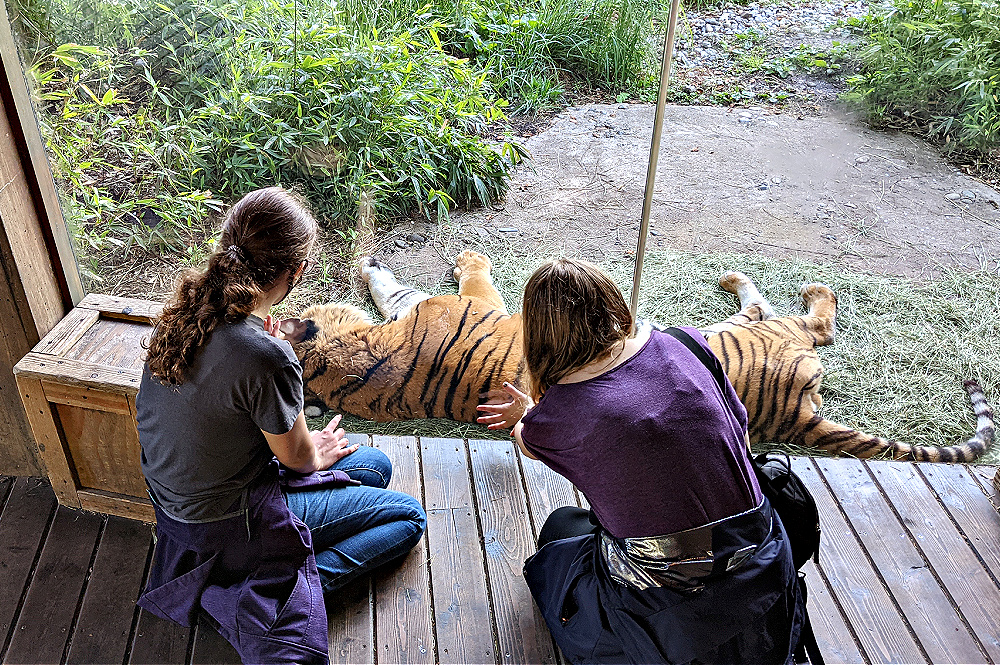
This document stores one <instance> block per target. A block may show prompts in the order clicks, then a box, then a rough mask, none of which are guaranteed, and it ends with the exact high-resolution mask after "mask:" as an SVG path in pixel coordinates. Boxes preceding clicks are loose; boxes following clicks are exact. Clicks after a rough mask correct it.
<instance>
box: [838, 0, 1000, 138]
mask: <svg viewBox="0 0 1000 665" xmlns="http://www.w3.org/2000/svg"><path fill="white" fill-rule="evenodd" d="M998 16H1000V3H998V2H996V0H895V2H894V3H893V4H892V7H891V9H890V10H889V11H888V12H886V13H883V14H872V15H870V16H869V17H868V18H867V19H866V21H865V22H864V23H863V26H862V32H863V34H864V35H865V38H866V40H867V42H868V43H869V46H868V48H867V49H866V50H865V51H864V52H863V53H862V56H861V60H862V67H861V71H860V72H859V73H858V75H857V76H855V77H853V78H852V79H850V82H851V85H852V87H853V96H854V97H855V98H857V99H859V100H860V101H861V102H862V103H863V104H864V106H865V107H866V108H867V110H868V113H869V116H870V117H871V119H872V121H873V122H875V123H876V124H878V125H882V126H897V127H904V128H908V129H917V130H920V131H922V132H923V133H925V134H926V135H928V136H930V137H933V138H936V139H938V140H940V141H941V142H943V143H944V144H945V145H947V146H949V147H950V148H953V149H957V150H962V151H970V152H973V153H980V154H989V153H995V151H996V150H997V149H998V148H1000V22H998V21H997V17H998Z"/></svg>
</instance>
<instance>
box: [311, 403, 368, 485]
mask: <svg viewBox="0 0 1000 665" xmlns="http://www.w3.org/2000/svg"><path fill="white" fill-rule="evenodd" d="M342 417H343V416H341V415H340V414H339V413H338V414H337V415H335V416H334V417H333V419H332V420H331V421H330V424H328V425H327V426H326V427H324V428H323V429H321V430H313V431H310V432H309V436H311V437H312V441H313V446H315V448H316V457H317V461H318V464H317V470H319V471H322V470H323V469H329V468H330V467H331V466H333V465H334V464H336V463H337V462H339V461H340V460H342V459H343V458H345V457H347V456H348V455H350V454H351V453H353V452H354V451H355V450H357V449H358V446H359V445H361V444H358V443H355V444H353V445H352V444H351V442H350V441H348V439H347V433H346V432H345V431H344V429H343V428H342V427H338V425H340V419H341V418H342Z"/></svg>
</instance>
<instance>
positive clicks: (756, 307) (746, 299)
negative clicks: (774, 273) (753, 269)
mask: <svg viewBox="0 0 1000 665" xmlns="http://www.w3.org/2000/svg"><path fill="white" fill-rule="evenodd" d="M719 286H721V287H722V288H723V289H725V290H726V291H729V292H730V293H733V294H736V296H737V297H739V299H740V311H739V312H738V313H736V314H734V315H733V316H731V317H729V318H728V319H726V320H725V321H722V322H720V323H716V324H714V325H711V326H708V327H707V328H702V329H701V331H702V333H703V334H704V335H705V336H706V337H707V336H709V335H715V334H718V333H720V332H723V331H724V330H729V329H730V328H732V327H733V326H737V325H740V324H743V323H753V322H755V321H766V320H767V319H770V318H772V317H773V316H774V309H773V308H772V307H771V303H769V302H768V301H767V299H766V298H764V296H763V295H761V293H760V291H758V290H757V286H756V285H755V284H754V283H753V280H751V279H750V278H749V277H747V276H746V275H744V274H743V273H741V272H734V271H729V272H726V273H723V274H722V277H720V278H719Z"/></svg>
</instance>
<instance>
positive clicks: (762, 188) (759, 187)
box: [757, 182, 771, 192]
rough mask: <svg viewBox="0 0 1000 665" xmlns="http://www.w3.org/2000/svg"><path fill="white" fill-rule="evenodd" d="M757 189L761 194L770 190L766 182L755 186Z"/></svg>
mask: <svg viewBox="0 0 1000 665" xmlns="http://www.w3.org/2000/svg"><path fill="white" fill-rule="evenodd" d="M757 189H759V190H760V191H762V192H766V191H767V190H769V189H771V187H770V185H768V184H767V183H766V182H762V183H760V184H759V185H757Z"/></svg>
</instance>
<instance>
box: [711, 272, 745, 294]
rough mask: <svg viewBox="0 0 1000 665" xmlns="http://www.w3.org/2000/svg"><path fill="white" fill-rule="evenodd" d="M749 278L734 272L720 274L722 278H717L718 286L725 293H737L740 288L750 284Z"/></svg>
mask: <svg viewBox="0 0 1000 665" xmlns="http://www.w3.org/2000/svg"><path fill="white" fill-rule="evenodd" d="M752 283H753V282H751V281H750V278H749V277H747V276H746V275H744V274H743V273H741V272H736V271H734V270H730V271H729V272H724V273H722V277H719V286H721V287H722V288H723V290H725V291H729V292H730V293H737V292H738V291H739V288H740V287H741V286H746V285H747V284H752Z"/></svg>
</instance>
